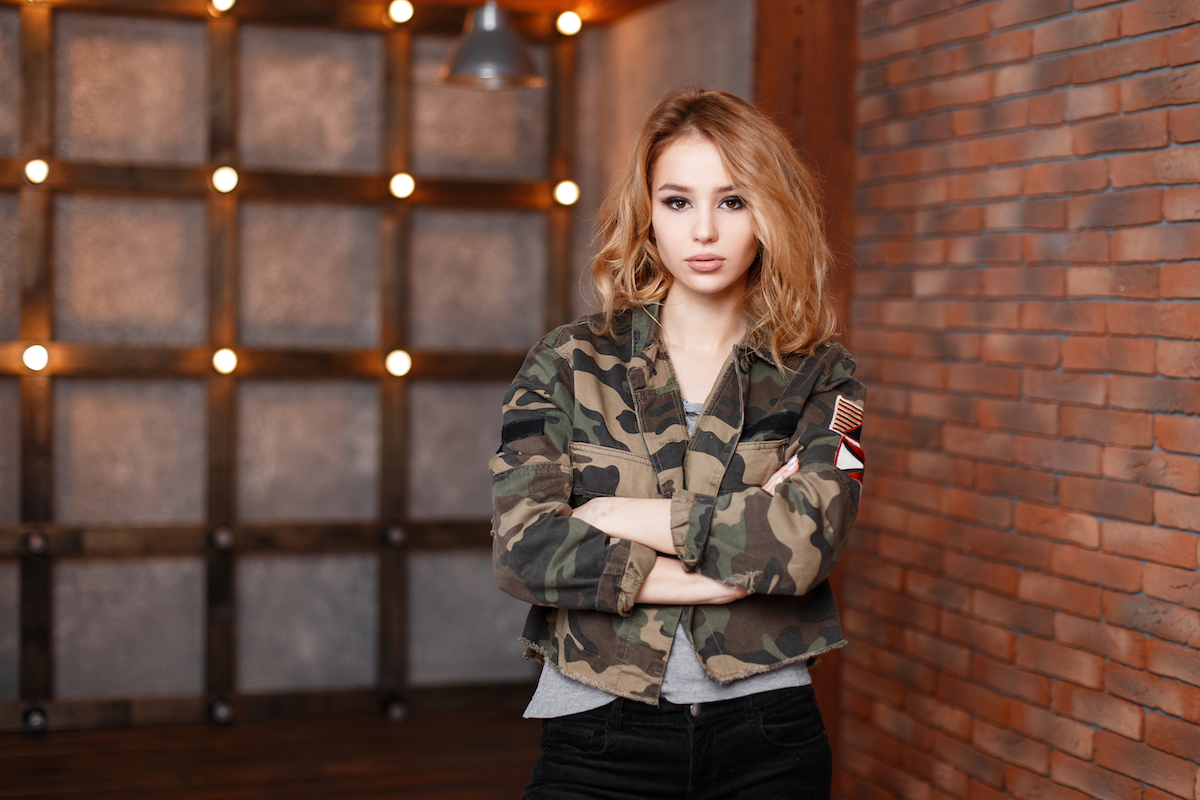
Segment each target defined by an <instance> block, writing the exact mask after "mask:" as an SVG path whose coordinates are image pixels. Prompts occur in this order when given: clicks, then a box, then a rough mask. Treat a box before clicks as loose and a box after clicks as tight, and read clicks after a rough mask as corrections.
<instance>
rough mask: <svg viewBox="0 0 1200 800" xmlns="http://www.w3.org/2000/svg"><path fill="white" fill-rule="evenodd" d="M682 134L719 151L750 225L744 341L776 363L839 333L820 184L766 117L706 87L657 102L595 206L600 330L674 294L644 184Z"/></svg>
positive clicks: (648, 189)
mask: <svg viewBox="0 0 1200 800" xmlns="http://www.w3.org/2000/svg"><path fill="white" fill-rule="evenodd" d="M689 137H699V138H701V139H703V140H705V141H707V142H710V143H712V145H713V146H714V147H716V149H717V151H718V152H719V153H720V154H721V161H722V163H723V165H724V167H725V171H726V172H727V173H728V174H729V177H730V179H731V180H733V181H734V183H735V184H736V185H737V187H738V194H739V196H741V197H742V199H743V200H744V201H745V202H746V205H747V207H748V208H749V211H750V214H751V216H752V218H753V221H754V233H755V237H756V238H757V239H758V243H759V257H758V258H757V259H756V260H755V263H754V264H753V265H752V266H751V268H750V272H749V273H748V276H747V285H746V295H745V297H744V298H743V300H742V313H743V314H744V315H745V318H746V325H747V329H748V344H749V345H750V347H751V348H753V349H754V350H756V351H758V352H759V353H760V354H761V355H763V356H767V357H769V358H770V359H771V360H772V361H773V362H774V363H775V364H776V365H777V366H782V364H783V355H784V354H786V353H811V352H812V351H813V350H814V349H815V348H817V347H818V346H820V345H821V344H824V343H825V342H827V341H829V340H830V339H831V338H833V337H834V336H835V335H836V332H837V329H838V319H837V311H836V308H835V304H834V301H833V297H832V294H831V290H830V288H829V275H830V271H831V270H832V267H833V263H834V261H833V254H832V252H831V251H830V249H829V245H828V243H827V242H826V240H825V234H824V225H823V223H824V219H823V217H822V213H821V202H820V200H821V196H820V189H819V187H818V184H817V180H816V178H815V176H814V175H813V173H812V172H811V171H810V170H809V169H808V168H807V167H806V166H805V165H804V164H803V163H802V162H801V161H800V158H799V157H798V156H797V155H796V151H795V150H794V149H793V147H792V144H791V142H789V141H788V139H787V137H786V136H785V135H784V133H783V131H781V130H780V129H779V127H778V126H777V125H776V124H775V123H774V122H773V121H772V120H771V119H770V118H768V117H767V116H766V115H765V114H764V113H763V112H761V111H759V110H758V109H757V108H755V107H754V106H752V105H750V104H749V103H747V102H746V101H745V100H742V99H741V98H739V97H737V96H735V95H732V94H728V93H726V92H718V91H710V90H705V89H686V90H683V91H680V92H678V93H675V94H672V95H670V96H668V97H666V98H664V99H663V100H662V101H661V102H659V104H658V105H657V106H655V108H654V109H653V110H652V111H651V112H650V114H649V116H647V117H646V119H645V121H644V122H643V123H642V126H641V128H640V129H639V130H638V133H637V137H636V139H635V140H634V144H633V150H632V152H631V153H630V156H629V161H628V162H627V163H626V165H625V169H624V171H623V172H622V173H621V175H620V177H619V178H618V179H617V181H616V182H615V183H614V184H613V186H612V187H611V188H610V189H609V192H608V196H607V197H606V198H605V201H604V204H603V205H602V206H601V208H600V213H599V215H598V217H597V221H596V239H597V241H598V243H599V245H600V252H599V254H598V255H597V256H596V258H595V259H594V260H593V262H592V281H593V283H594V285H595V289H596V292H597V293H598V295H599V301H600V307H601V310H602V311H603V323H602V325H600V326H599V327H600V329H601V332H604V333H608V332H611V330H612V320H613V315H614V314H615V313H616V312H618V311H622V310H625V309H628V308H634V307H639V306H645V305H646V304H648V303H653V302H656V301H660V300H662V299H663V298H664V297H666V294H667V290H668V289H670V288H671V283H672V277H671V273H670V272H668V271H667V269H666V268H665V267H664V266H663V263H662V258H661V257H660V256H659V253H658V248H657V246H656V245H655V242H654V237H653V231H652V230H651V226H650V218H651V211H652V209H653V206H652V205H651V191H652V190H651V186H650V178H651V176H652V175H653V174H654V167H655V164H657V163H658V159H659V157H660V156H661V155H662V154H663V152H665V151H666V149H667V148H668V147H670V146H671V145H672V144H673V143H674V142H676V141H678V140H680V139H684V138H689Z"/></svg>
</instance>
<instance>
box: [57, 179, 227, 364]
mask: <svg viewBox="0 0 1200 800" xmlns="http://www.w3.org/2000/svg"><path fill="white" fill-rule="evenodd" d="M205 217H206V212H205V204H204V202H203V201H201V200H166V199H162V198H154V199H133V198H110V197H88V196H71V195H61V194H60V195H58V196H56V197H55V201H54V260H55V264H54V332H55V338H56V339H60V340H67V341H88V342H121V343H129V344H198V343H200V342H203V341H204V340H205V338H206V335H207V323H208V304H207V298H206V295H207V292H206V291H205V290H206V287H207V284H208V275H207V264H208V236H207V233H208V230H207V225H206V220H205Z"/></svg>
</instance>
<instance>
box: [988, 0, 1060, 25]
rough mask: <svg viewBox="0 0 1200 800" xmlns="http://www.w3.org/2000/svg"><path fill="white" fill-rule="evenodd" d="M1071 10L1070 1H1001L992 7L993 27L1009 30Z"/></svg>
mask: <svg viewBox="0 0 1200 800" xmlns="http://www.w3.org/2000/svg"><path fill="white" fill-rule="evenodd" d="M1070 10H1071V2H1070V0H1000V2H998V3H995V4H994V5H993V6H992V25H993V26H994V27H996V28H1007V27H1009V26H1010V25H1020V24H1021V23H1023V22H1033V21H1034V20H1038V19H1046V18H1047V17H1054V16H1057V15H1059V14H1066V13H1067V12H1068V11H1070Z"/></svg>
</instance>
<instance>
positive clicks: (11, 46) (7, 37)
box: [0, 7, 21, 155]
mask: <svg viewBox="0 0 1200 800" xmlns="http://www.w3.org/2000/svg"><path fill="white" fill-rule="evenodd" d="M20 102H21V12H20V11H18V10H17V9H15V8H11V7H9V8H0V154H3V155H14V154H16V153H17V152H19V151H20V149H21V115H20V114H19V113H18V111H17V109H18V108H19V107H20Z"/></svg>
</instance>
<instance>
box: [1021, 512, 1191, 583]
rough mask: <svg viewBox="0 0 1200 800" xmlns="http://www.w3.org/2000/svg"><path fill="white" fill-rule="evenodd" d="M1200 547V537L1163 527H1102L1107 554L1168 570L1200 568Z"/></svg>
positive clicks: (1115, 523) (1111, 522)
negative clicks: (1199, 555)
mask: <svg viewBox="0 0 1200 800" xmlns="http://www.w3.org/2000/svg"><path fill="white" fill-rule="evenodd" d="M1018 514H1019V512H1018ZM1198 544H1200V536H1196V535H1195V534H1192V533H1187V532H1185V531H1175V530H1170V529H1168V528H1164V527H1162V526H1161V525H1153V526H1151V525H1134V524H1132V523H1129V522H1119V521H1117V520H1105V521H1104V522H1103V523H1102V524H1101V525H1100V546H1101V547H1102V548H1104V550H1105V551H1107V552H1110V553H1118V554H1120V555H1126V556H1132V557H1134V558H1141V559H1145V560H1146V561H1154V562H1156V563H1158V564H1166V565H1167V566H1174V567H1180V568H1183V569H1196V568H1197V566H1200V564H1197V556H1196V547H1197V545H1198Z"/></svg>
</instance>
